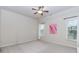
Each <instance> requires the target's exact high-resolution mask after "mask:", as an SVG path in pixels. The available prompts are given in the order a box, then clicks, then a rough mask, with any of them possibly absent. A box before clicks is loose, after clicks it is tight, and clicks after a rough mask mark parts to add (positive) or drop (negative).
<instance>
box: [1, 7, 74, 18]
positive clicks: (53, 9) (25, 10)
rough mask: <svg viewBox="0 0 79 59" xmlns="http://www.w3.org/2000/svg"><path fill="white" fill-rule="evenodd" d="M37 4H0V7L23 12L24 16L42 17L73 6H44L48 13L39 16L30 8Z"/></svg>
mask: <svg viewBox="0 0 79 59" xmlns="http://www.w3.org/2000/svg"><path fill="white" fill-rule="evenodd" d="M37 7H38V6H0V8H2V9H6V10H10V11H13V12H17V13H20V14H23V15H25V16H29V17H32V18H36V19H37V18H43V17H46V16H49V15H52V14H55V13H58V12H61V11H64V10H66V9H69V8H73V6H45V8H44V9H45V10H48V11H49V13H44V16H41V15H39V14H37V15H35V14H33V13H34V12H35V11H34V10H32V8H37Z"/></svg>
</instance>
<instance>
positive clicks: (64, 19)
mask: <svg viewBox="0 0 79 59" xmlns="http://www.w3.org/2000/svg"><path fill="white" fill-rule="evenodd" d="M75 17H78V16H71V17H66V18H64V20H66V19H70V18H75Z"/></svg>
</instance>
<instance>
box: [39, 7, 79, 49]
mask: <svg viewBox="0 0 79 59" xmlns="http://www.w3.org/2000/svg"><path fill="white" fill-rule="evenodd" d="M71 16H79V7H75V8H71V9H68V10H65V11H62V12H59V13H56V14H53V15H51V16H48V17H46V18H43V19H40V23H45V31H44V36H43V37H42V39H41V40H44V41H47V42H53V43H57V44H61V45H65V46H69V47H75V48H76V46H77V45H76V44H77V43H76V41H72V40H69V39H67V34H66V33H67V32H66V25H67V24H66V21H65V20H64V18H65V17H71ZM78 19H79V18H78ZM50 24H57V34H54V35H53V34H49V25H50Z"/></svg>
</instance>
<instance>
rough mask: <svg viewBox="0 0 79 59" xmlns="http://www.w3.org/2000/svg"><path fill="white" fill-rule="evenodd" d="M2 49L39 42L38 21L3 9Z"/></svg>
mask: <svg viewBox="0 0 79 59" xmlns="http://www.w3.org/2000/svg"><path fill="white" fill-rule="evenodd" d="M0 25H1V39H0V41H1V47H4V46H9V45H14V44H18V43H24V42H29V41H32V40H37V29H38V22H37V20H36V19H33V18H30V17H27V16H24V15H21V14H18V13H15V12H12V11H8V10H4V9H1V24H0Z"/></svg>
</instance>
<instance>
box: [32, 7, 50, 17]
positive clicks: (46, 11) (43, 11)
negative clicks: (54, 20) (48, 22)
mask: <svg viewBox="0 0 79 59" xmlns="http://www.w3.org/2000/svg"><path fill="white" fill-rule="evenodd" d="M32 10H35V11H36V12H35V13H34V14H40V15H42V16H43V14H44V13H48V12H49V11H48V10H44V6H39V7H38V9H35V8H32Z"/></svg>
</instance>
